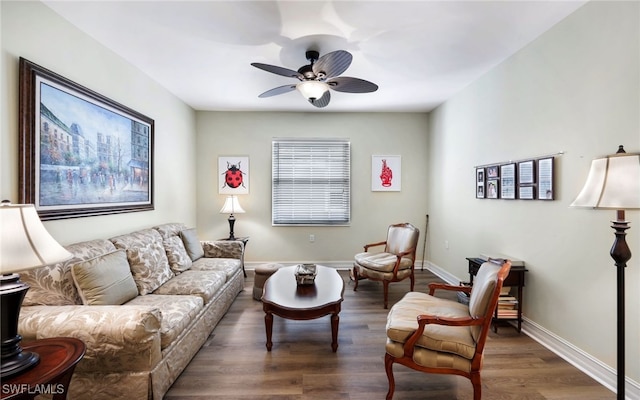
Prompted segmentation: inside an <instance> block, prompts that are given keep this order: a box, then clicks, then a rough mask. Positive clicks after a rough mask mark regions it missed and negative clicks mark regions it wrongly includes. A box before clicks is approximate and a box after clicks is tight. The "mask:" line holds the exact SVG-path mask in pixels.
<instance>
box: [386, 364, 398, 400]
mask: <svg viewBox="0 0 640 400" xmlns="http://www.w3.org/2000/svg"><path fill="white" fill-rule="evenodd" d="M384 370H385V371H386V372H387V380H388V381H389V391H387V400H392V399H393V392H394V390H395V389H396V381H395V379H394V378H393V357H392V356H390V355H389V353H386V354H385V355H384Z"/></svg>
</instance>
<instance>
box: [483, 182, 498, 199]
mask: <svg viewBox="0 0 640 400" xmlns="http://www.w3.org/2000/svg"><path fill="white" fill-rule="evenodd" d="M486 192H487V199H497V198H499V197H498V196H499V194H500V180H499V179H487V186H486Z"/></svg>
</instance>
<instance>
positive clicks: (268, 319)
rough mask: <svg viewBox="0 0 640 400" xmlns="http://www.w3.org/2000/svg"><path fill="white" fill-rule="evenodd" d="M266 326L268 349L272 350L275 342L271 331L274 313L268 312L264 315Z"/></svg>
mask: <svg viewBox="0 0 640 400" xmlns="http://www.w3.org/2000/svg"><path fill="white" fill-rule="evenodd" d="M264 327H265V329H266V330H267V351H271V347H272V346H273V343H272V342H271V333H272V332H273V314H272V313H270V312H268V311H267V312H266V314H265V316H264Z"/></svg>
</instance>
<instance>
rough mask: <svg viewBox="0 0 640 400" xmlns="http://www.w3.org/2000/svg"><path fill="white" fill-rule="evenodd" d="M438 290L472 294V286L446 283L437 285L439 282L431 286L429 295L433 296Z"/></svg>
mask: <svg viewBox="0 0 640 400" xmlns="http://www.w3.org/2000/svg"><path fill="white" fill-rule="evenodd" d="M437 289H442V290H453V291H456V292H464V293H467V294H469V293H471V286H463V285H448V284H446V283H437V282H432V283H430V284H429V294H430V295H431V296H433V294H434V293H435V292H436V290H437Z"/></svg>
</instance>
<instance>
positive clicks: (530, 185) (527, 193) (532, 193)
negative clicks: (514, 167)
mask: <svg viewBox="0 0 640 400" xmlns="http://www.w3.org/2000/svg"><path fill="white" fill-rule="evenodd" d="M518 198H519V199H521V200H534V199H535V198H536V163H535V161H534V160H526V161H520V162H518Z"/></svg>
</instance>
